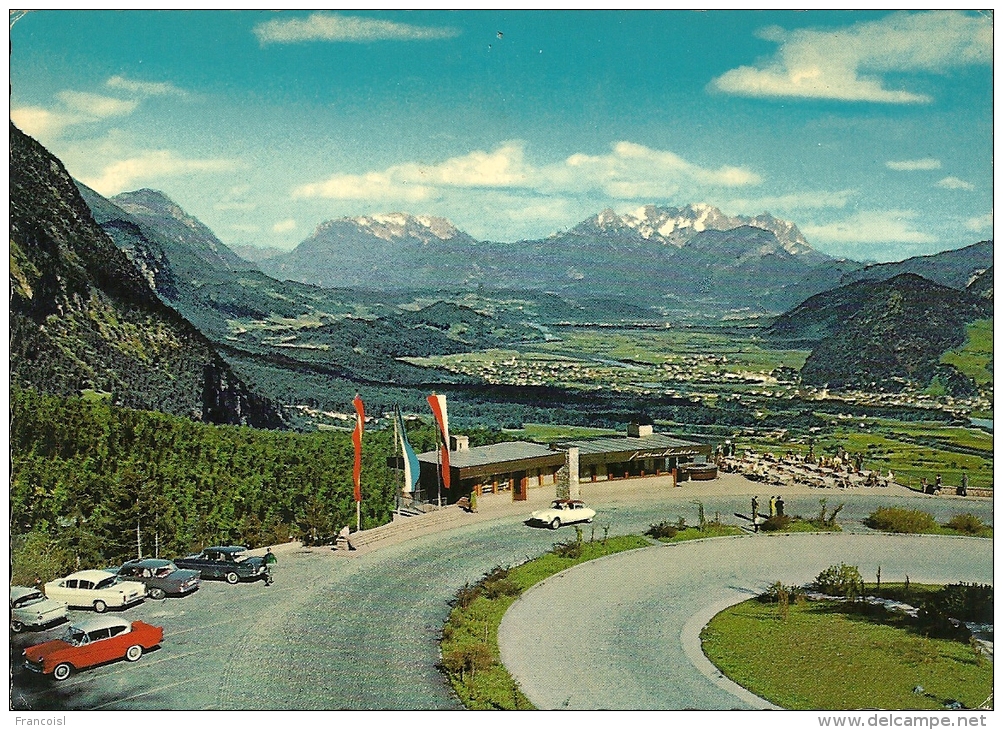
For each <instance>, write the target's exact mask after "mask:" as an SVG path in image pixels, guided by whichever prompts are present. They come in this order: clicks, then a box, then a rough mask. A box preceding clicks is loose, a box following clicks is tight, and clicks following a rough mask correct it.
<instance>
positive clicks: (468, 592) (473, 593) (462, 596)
mask: <svg viewBox="0 0 1003 730" xmlns="http://www.w3.org/2000/svg"><path fill="white" fill-rule="evenodd" d="M479 595H481V587H480V586H472V585H470V584H469V583H464V584H463V587H462V588H461V589H460V590H458V591H457V592H456V598H455V599H453V605H454V606H457V607H458V608H466V607H467V606H469V605H470V604H471V603H473V602H474V599H475V598H477V597H478V596H479Z"/></svg>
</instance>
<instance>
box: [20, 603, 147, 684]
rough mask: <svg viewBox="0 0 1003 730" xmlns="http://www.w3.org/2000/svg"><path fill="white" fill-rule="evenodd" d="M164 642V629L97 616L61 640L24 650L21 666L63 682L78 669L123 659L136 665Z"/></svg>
mask: <svg viewBox="0 0 1003 730" xmlns="http://www.w3.org/2000/svg"><path fill="white" fill-rule="evenodd" d="M163 639H164V629H163V628H162V627H160V626H151V625H150V624H148V623H145V622H143V621H127V620H126V619H122V618H118V617H116V616H99V617H97V618H91V619H85V620H83V621H80V622H78V623H75V624H73V625H72V626H70V627H69V628H68V629H66V632H65V633H64V634H63V638H61V639H56V640H55V641H47V642H45V643H44V644H38V645H36V646H31V647H28V648H27V649H25V650H24V666H25V667H26V668H27V669H29V670H31V671H32V672H37V673H38V674H51V675H52V677H53V678H54V679H57V680H60V681H62V680H64V679H66V678H67V677H69V676H70V674H71V673H72V672H73V671H74V670H77V669H84V668H85V667H92V666H94V665H95V664H104V663H105V662H110V661H114V660H116V659H122V658H123V657H124V658H125V660H126V661H130V662H135V661H138V660H139V658H140V657H141V656H143V652H144V651H146V650H148V649H152V648H153V647H155V646H157V645H158V644H160V642H161V641H163Z"/></svg>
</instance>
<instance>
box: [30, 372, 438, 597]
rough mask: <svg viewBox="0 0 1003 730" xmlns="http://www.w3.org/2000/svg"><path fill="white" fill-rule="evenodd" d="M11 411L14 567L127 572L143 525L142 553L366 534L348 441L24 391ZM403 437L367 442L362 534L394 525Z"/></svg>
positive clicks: (331, 434) (336, 435)
mask: <svg viewBox="0 0 1003 730" xmlns="http://www.w3.org/2000/svg"><path fill="white" fill-rule="evenodd" d="M10 408H11V411H10V412H11V431H10V453H11V488H10V508H11V537H12V543H13V545H12V547H13V557H14V562H15V567H17V566H18V565H21V564H23V563H19V561H23V560H24V559H26V558H31V559H33V560H37V559H39V558H41V557H43V556H47V557H48V558H49V559H50V560H51V561H52V563H53V564H52V565H51V566H50V570H51V571H53V575H54V574H55V573H57V572H60V571H63V570H68V569H70V568H73V567H76V565H77V564H78V561H79V564H80V565H81V566H85V567H101V566H104V565H108V564H116V563H119V562H121V561H122V560H124V559H126V558H130V557H136V553H137V524H138V526H139V539H140V544H141V546H142V551H143V555H144V556H146V555H153V554H154V553H156V552H158V551H159V554H160V555H161V556H162V557H176V556H178V555H183V554H185V553H186V552H188V551H189V550H192V549H197V548H199V547H201V546H203V545H208V544H218V543H237V544H245V545H250V546H256V545H262V544H272V543H276V542H282V541H286V540H288V539H290V538H298V539H306V540H310V539H314V538H316V539H320V538H324V537H328V536H330V535H332V534H333V533H335V532H337V530H338V529H340V528H341V527H342V526H344V525H346V524H351V525H352V527H353V529H354V527H355V504H354V502H353V501H352V499H353V498H352V463H353V459H354V451H353V446H352V441H351V437H350V434H349V433H347V432H337V431H321V432H317V433H313V434H296V433H291V432H277V431H261V430H256V429H252V428H247V427H242V426H211V425H207V424H201V423H195V422H192V421H189V420H187V419H184V418H177V417H173V416H168V415H164V414H162V413H154V412H147V411H136V410H129V409H125V408H119V407H116V406H113V405H111V404H109V403H108V401H107V399H106V398H91V399H86V398H62V397H57V396H50V395H44V394H40V393H38V392H36V391H32V390H20V389H17V388H15V389H13V391H12V392H11V406H10ZM392 438H393V432H392V431H389V432H387V431H367V432H366V434H365V438H364V442H363V477H362V480H363V481H362V492H363V498H362V526H363V528H366V527H374V526H376V525H379V524H383V523H385V522H388V521H389V520H390V515H391V511H392V509H393V507H394V494H395V493H396V491H397V490H398V485H397V481H398V480H397V478H396V476H395V474H394V473H393V470H391V469H388V468H387V466H386V457H387V455H388V454H392V452H393V442H392ZM432 438H433V436H432V431H431V428H426V427H421V428H419V429H417V430H416V431H415V432H414V433H413V434H412V435H411V439H412V443H413V444H414V445H415V447H416V448H419V449H427V448H431V444H432ZM19 549H20V552H19ZM26 551H27V552H28V553H34V554H33V555H32V554H29V555H26V554H25V552H26ZM41 577H42V578H46V577H51V575H50V576H41ZM27 578H29V579H30V578H32V576H27Z"/></svg>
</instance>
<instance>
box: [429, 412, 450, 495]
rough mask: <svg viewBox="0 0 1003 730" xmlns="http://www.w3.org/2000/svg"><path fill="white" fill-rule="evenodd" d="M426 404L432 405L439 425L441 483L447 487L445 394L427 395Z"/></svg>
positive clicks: (447, 435) (447, 437)
mask: <svg viewBox="0 0 1003 730" xmlns="http://www.w3.org/2000/svg"><path fill="white" fill-rule="evenodd" d="M428 404H429V405H430V406H431V407H432V413H433V414H434V415H435V422H436V424H438V426H439V440H440V442H441V445H440V451H441V452H442V485H443V486H444V487H445V488H446V489H449V415H448V414H447V413H446V396H444V395H436V394H435V393H432V395H430V396H428Z"/></svg>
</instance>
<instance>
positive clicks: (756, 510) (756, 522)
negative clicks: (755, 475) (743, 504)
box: [752, 497, 759, 532]
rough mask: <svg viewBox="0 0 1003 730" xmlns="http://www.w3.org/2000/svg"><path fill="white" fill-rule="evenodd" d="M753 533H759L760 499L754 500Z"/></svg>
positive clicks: (754, 498) (755, 498)
mask: <svg viewBox="0 0 1003 730" xmlns="http://www.w3.org/2000/svg"><path fill="white" fill-rule="evenodd" d="M752 531H753V532H759V497H753V498H752Z"/></svg>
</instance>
